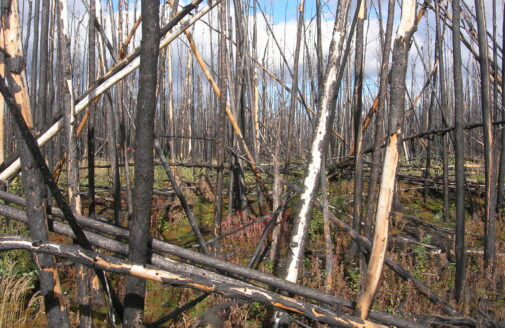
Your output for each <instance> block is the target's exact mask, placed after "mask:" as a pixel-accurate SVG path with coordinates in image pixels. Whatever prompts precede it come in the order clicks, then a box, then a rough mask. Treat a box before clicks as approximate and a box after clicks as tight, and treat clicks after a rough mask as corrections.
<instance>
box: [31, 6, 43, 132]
mask: <svg viewBox="0 0 505 328" xmlns="http://www.w3.org/2000/svg"><path fill="white" fill-rule="evenodd" d="M40 3H41V1H35V8H34V13H33V43H32V59H31V69H30V74H31V75H30V106H31V108H32V109H36V110H37V112H38V111H40V110H41V108H39V107H37V90H38V89H37V74H38V69H37V66H38V65H37V63H38V57H39V30H40V26H39V23H40ZM35 117H38V113H35ZM35 125H36V126H40V123H39V122H37V120H35Z"/></svg>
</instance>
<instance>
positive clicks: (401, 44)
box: [356, 0, 416, 318]
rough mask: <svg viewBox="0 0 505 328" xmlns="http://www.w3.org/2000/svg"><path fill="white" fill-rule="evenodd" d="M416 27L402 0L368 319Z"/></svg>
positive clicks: (411, 3)
mask: <svg viewBox="0 0 505 328" xmlns="http://www.w3.org/2000/svg"><path fill="white" fill-rule="evenodd" d="M415 29H416V1H415V0H403V3H402V18H401V21H400V26H399V27H398V31H397V34H396V39H395V41H394V45H393V57H392V58H393V59H392V60H393V62H392V64H391V65H392V66H391V67H392V70H391V80H390V90H391V108H390V111H389V128H388V134H389V135H388V138H389V140H388V142H387V147H386V154H385V156H384V163H383V165H382V178H381V185H380V191H379V199H378V205H377V213H376V216H375V231H374V237H373V247H372V250H371V253H370V260H369V263H368V272H367V277H366V287H365V290H364V292H363V294H362V295H360V298H359V300H358V304H357V305H356V312H357V313H358V314H359V315H360V317H361V318H367V317H368V315H369V313H370V309H371V307H372V302H373V298H374V296H375V293H376V292H377V286H378V284H379V280H380V277H381V275H382V268H383V265H384V258H385V255H386V247H387V242H388V229H389V214H390V212H391V205H392V202H393V195H394V189H395V181H396V167H397V165H398V147H399V145H400V134H401V133H402V129H401V119H400V118H401V115H402V112H403V109H404V106H405V76H406V73H407V60H408V52H409V49H410V42H411V37H412V35H413V33H414V32H415Z"/></svg>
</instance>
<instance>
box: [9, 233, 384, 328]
mask: <svg viewBox="0 0 505 328" xmlns="http://www.w3.org/2000/svg"><path fill="white" fill-rule="evenodd" d="M13 249H24V250H28V251H31V252H40V253H45V254H51V255H55V256H58V257H62V258H66V259H70V260H72V261H74V262H76V263H80V264H83V265H86V266H89V267H91V268H95V269H98V270H103V271H109V272H115V273H119V274H125V275H131V276H135V277H139V278H142V279H148V280H152V281H157V282H162V283H165V284H169V285H174V286H184V287H188V288H193V289H197V290H200V291H203V292H211V293H215V294H219V295H222V296H223V297H226V298H238V299H244V300H247V301H249V302H259V303H262V304H265V305H269V306H273V307H275V308H277V309H282V310H285V311H289V312H292V313H297V314H301V315H304V316H306V317H308V318H310V319H312V320H316V321H319V322H323V323H327V324H330V325H334V326H337V327H346V328H347V327H362V328H367V327H370V328H373V327H386V326H383V325H380V324H376V323H373V322H370V321H367V320H361V319H358V318H354V317H351V316H349V315H346V314H338V313H334V312H332V311H329V310H326V309H324V308H322V307H320V306H317V305H314V304H311V303H307V302H304V301H301V300H297V299H294V298H292V297H287V296H283V295H280V294H277V293H273V292H271V291H268V290H266V289H263V288H260V287H255V286H253V285H244V283H241V282H238V281H237V282H234V281H229V280H225V279H220V278H221V277H218V278H215V277H211V276H208V275H201V274H197V273H194V272H191V271H178V270H175V269H174V270H171V271H167V270H162V269H159V268H157V267H155V266H152V265H146V266H142V265H136V264H131V263H129V262H127V261H124V260H121V259H119V258H117V257H112V256H108V255H104V254H101V253H97V252H93V251H89V250H86V249H83V248H81V247H78V246H76V245H64V244H57V243H53V242H43V241H36V240H31V239H29V238H24V237H18V236H0V251H6V250H13ZM179 265H180V266H182V267H184V266H188V265H184V264H179Z"/></svg>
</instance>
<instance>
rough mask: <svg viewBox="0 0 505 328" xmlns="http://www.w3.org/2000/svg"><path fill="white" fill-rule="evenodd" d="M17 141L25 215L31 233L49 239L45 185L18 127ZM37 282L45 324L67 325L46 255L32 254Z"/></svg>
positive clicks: (55, 275) (54, 273) (57, 284)
mask: <svg viewBox="0 0 505 328" xmlns="http://www.w3.org/2000/svg"><path fill="white" fill-rule="evenodd" d="M14 132H15V135H16V139H17V140H18V147H19V148H18V149H19V155H20V158H21V162H22V164H23V165H22V172H23V175H22V178H23V188H24V190H25V194H26V199H27V202H26V203H27V204H26V209H27V215H28V217H29V218H30V220H29V221H28V224H29V226H30V236H31V238H33V239H36V240H48V231H47V223H46V219H47V218H46V213H45V208H46V205H47V198H45V197H44V195H45V194H46V191H45V186H44V184H43V182H42V178H41V176H40V173H39V172H38V170H37V167H36V164H35V161H34V160H33V156H32V155H31V154H30V151H29V150H28V147H27V146H26V143H25V141H24V140H23V137H22V135H21V132H20V131H19V129H18V128H15V129H14ZM34 257H35V263H36V264H37V270H38V274H39V281H40V292H41V294H42V296H43V297H44V306H45V309H46V318H47V324H48V326H49V327H70V323H69V321H68V313H67V310H66V308H65V300H64V299H63V293H62V290H61V287H60V281H59V279H58V272H57V269H56V266H55V263H54V259H53V257H52V256H51V255H48V254H34Z"/></svg>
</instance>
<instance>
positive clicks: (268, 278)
mask: <svg viewBox="0 0 505 328" xmlns="http://www.w3.org/2000/svg"><path fill="white" fill-rule="evenodd" d="M0 199H2V200H4V201H7V202H10V203H13V204H17V205H21V206H25V203H24V201H25V200H24V199H23V198H21V197H19V196H16V195H12V194H9V193H6V192H2V191H0ZM50 210H51V213H52V215H54V216H61V215H62V213H61V212H60V211H59V209H57V208H51V209H50ZM0 215H4V216H6V217H8V218H11V219H14V220H18V221H21V222H27V220H28V219H27V218H26V213H25V212H23V211H22V210H19V209H15V208H12V207H9V206H7V205H3V204H0ZM77 220H78V222H79V224H81V225H82V226H83V227H86V228H90V229H92V230H93V231H96V232H100V233H105V234H107V235H110V236H112V237H114V238H121V239H124V240H127V239H128V236H129V231H128V229H125V228H122V227H117V226H114V225H111V224H108V223H105V222H103V221H102V222H101V221H97V220H92V219H90V218H87V217H84V216H78V217H77ZM49 222H50V224H49V230H50V231H54V232H57V233H61V234H63V235H67V236H71V235H69V234H67V233H69V232H68V229H67V228H66V227H65V226H66V224H65V223H61V222H58V221H54V220H50V221H49ZM57 229H58V230H57ZM85 233H86V236H87V237H89V238H90V242H91V243H93V244H94V245H95V246H98V247H101V248H104V249H107V250H109V251H112V252H115V253H117V254H123V255H126V254H127V246H126V245H125V246H124V250H122V248H121V247H120V246H118V245H119V244H121V243H120V242H118V241H117V240H113V239H110V238H107V237H104V236H102V235H98V234H95V233H93V232H90V231H88V230H85ZM118 243H119V244H118ZM149 243H150V247H151V248H152V250H154V251H158V252H164V253H167V254H170V255H174V256H177V257H180V258H182V259H185V260H189V261H191V262H193V263H196V264H200V265H204V266H206V267H209V268H213V269H217V270H219V271H221V272H226V273H229V274H233V275H235V276H240V277H243V278H247V279H251V280H254V281H257V282H261V283H264V284H266V285H268V286H270V287H273V288H278V289H281V290H284V291H287V292H290V293H292V294H294V295H299V296H303V297H307V298H309V299H313V300H315V301H318V302H321V303H323V304H327V305H329V306H331V307H343V308H345V309H347V310H349V311H353V310H354V305H353V303H352V302H350V301H347V300H345V299H342V298H339V297H337V296H333V295H330V294H326V293H323V292H321V291H319V290H315V289H312V288H309V287H305V286H301V285H297V284H294V283H291V282H288V281H286V280H284V279H281V278H278V277H275V276H273V275H271V274H268V273H264V272H261V271H257V270H252V269H249V268H246V267H243V266H240V265H237V264H233V263H230V262H226V261H223V260H220V259H216V258H213V257H210V256H206V255H204V254H201V253H196V252H193V251H190V250H187V249H185V248H182V247H179V246H176V245H172V244H169V243H166V242H163V241H161V240H158V239H154V238H152V239H150V242H149ZM163 259H165V260H166V258H164V257H163V256H161V255H158V254H153V255H152V257H151V261H152V262H151V263H152V264H155V265H158V266H160V267H161V266H162V264H163V262H162V260H163ZM155 261H157V262H155ZM205 272H209V271H205ZM209 274H215V273H213V272H209ZM370 318H371V319H373V320H375V321H378V322H381V323H384V324H387V325H390V326H391V325H394V326H397V327H405V328H407V327H410V328H419V327H423V326H422V325H418V324H416V323H414V322H412V321H409V320H405V319H403V318H400V317H397V316H394V315H391V314H389V313H387V312H383V311H376V310H373V311H372V313H371V315H370Z"/></svg>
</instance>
